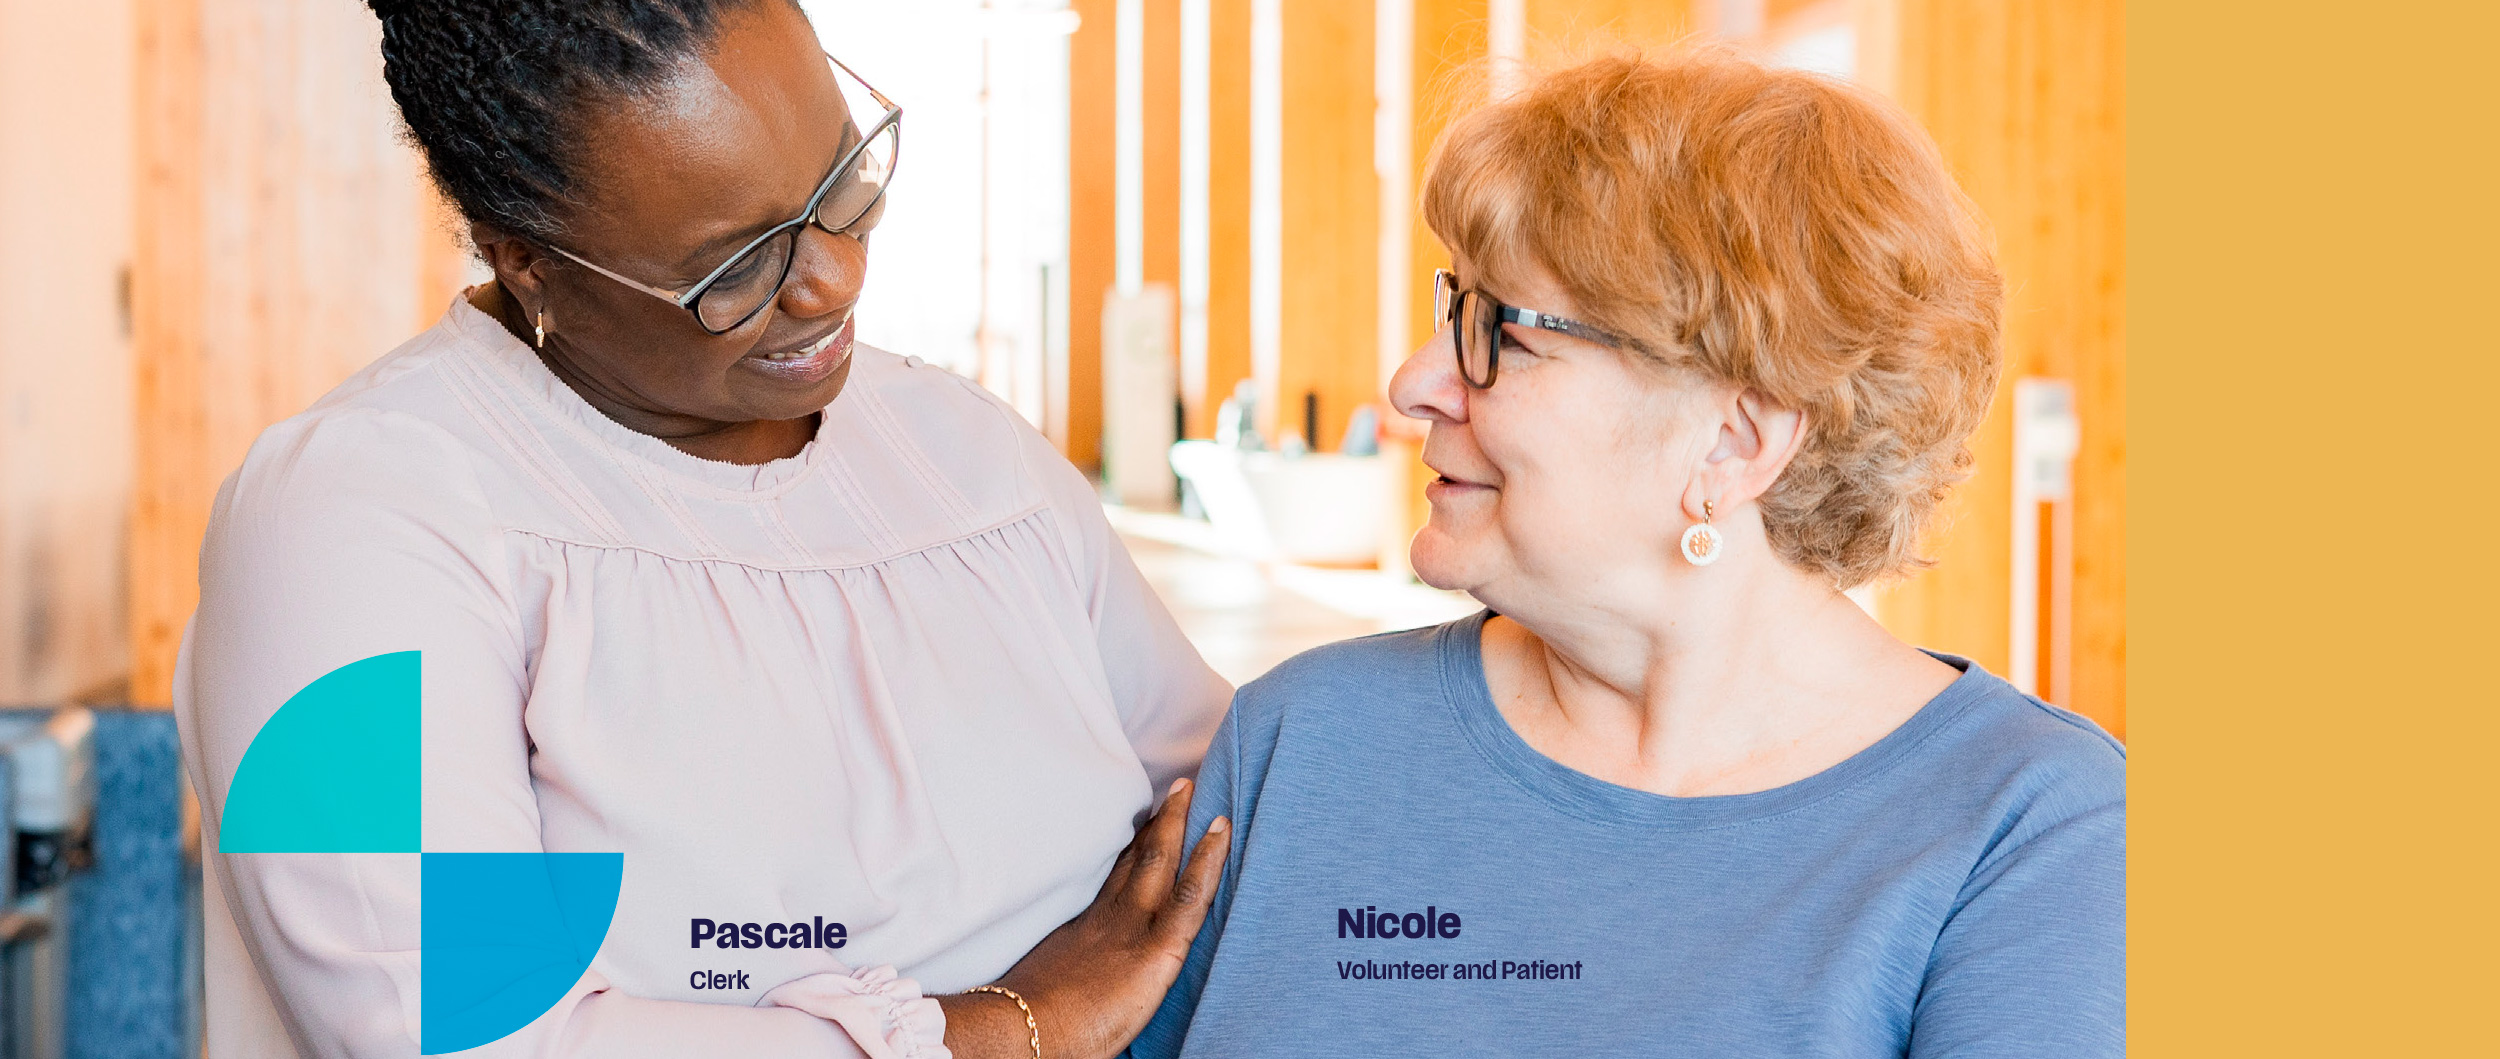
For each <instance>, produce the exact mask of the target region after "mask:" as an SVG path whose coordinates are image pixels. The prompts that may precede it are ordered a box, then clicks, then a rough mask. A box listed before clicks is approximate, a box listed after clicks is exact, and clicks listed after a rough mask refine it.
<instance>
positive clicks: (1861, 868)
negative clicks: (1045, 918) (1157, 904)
mask: <svg viewBox="0 0 2500 1059" xmlns="http://www.w3.org/2000/svg"><path fill="white" fill-rule="evenodd" d="M1484 618H1485V615H1482V614H1479V615H1477V616H1475V617H1472V618H1468V619H1465V620H1463V621H1459V622H1454V623H1452V624H1449V625H1445V626H1441V627H1439V628H1434V629H1421V630H1415V631H1412V632H1405V633H1393V634H1389V635H1385V636H1377V637H1372V638H1369V639H1364V640H1357V641H1352V642H1349V643H1343V644H1336V645H1332V646H1329V647H1324V648H1321V649H1319V650H1316V651H1312V652H1309V653H1307V654H1304V655H1302V656H1300V657H1298V658H1296V659H1294V660H1292V661H1290V662H1287V663H1286V664H1285V665H1283V666H1281V667H1278V668H1277V669H1276V670H1275V671H1274V672H1273V673H1271V674H1270V675H1268V676H1267V677H1265V678H1263V679H1260V680H1258V681H1255V682H1253V683H1251V684H1250V685H1249V686H1247V687H1244V688H1243V689H1241V693H1240V695H1239V696H1238V697H1237V698H1236V699H1235V700H1234V705H1233V713H1232V716H1231V717H1230V718H1228V719H1227V720H1226V721H1225V723H1224V726H1223V728H1222V729H1221V730H1220V731H1218V732H1217V734H1216V736H1215V743H1214V746H1213V747H1212V748H1210V749H1209V751H1208V753H1207V759H1206V764H1205V766H1204V767H1203V768H1202V769H1201V771H1200V773H1199V786H1198V792H1197V794H1196V796H1195V797H1194V799H1193V802H1194V804H1193V805H1192V806H1191V812H1190V826H1189V833H1190V837H1191V842H1192V843H1193V846H1194V843H1195V842H1196V840H1197V838H1198V837H1199V836H1201V835H1203V834H1204V833H1205V831H1206V828H1207V825H1208V823H1210V822H1211V821H1212V820H1213V818H1214V817H1215V816H1216V815H1217V814H1219V813H1221V814H1229V815H1230V816H1232V818H1233V820H1234V823H1235V825H1236V826H1235V828H1234V830H1233V840H1232V842H1233V846H1232V855H1231V857H1232V859H1231V860H1230V861H1229V862H1228V863H1227V865H1226V868H1225V875H1224V881H1223V884H1222V887H1221V889H1220V891H1219V892H1218V894H1217V896H1216V900H1215V905H1214V908H1213V910H1212V911H1211V912H1210V913H1209V916H1208V920H1207V925H1206V927H1205V928H1204V929H1203V930H1202V931H1201V932H1200V934H1199V936H1198V938H1197V941H1196V943H1195V945H1193V946H1192V948H1191V950H1190V954H1189V959H1188V962H1187V963H1186V965H1185V966H1184V968H1183V970H1182V972H1181V976H1180V981H1179V982H1178V984H1176V985H1175V986H1174V987H1173V990H1172V992H1171V994H1170V995H1169V996H1167V997H1166V998H1165V1000H1164V1004H1163V1007H1162V1009H1161V1010H1160V1011H1159V1012H1158V1013H1157V1014H1156V1016H1155V1018H1154V1020H1153V1022H1152V1023H1151V1024H1149V1025H1148V1027H1147V1029H1146V1031H1145V1033H1144V1034H1143V1035H1141V1036H1140V1037H1139V1038H1138V1040H1137V1042H1136V1043H1135V1044H1134V1046H1133V1047H1132V1054H1133V1055H1134V1056H1136V1057H1139V1059H1164V1057H1168V1056H1174V1055H1183V1056H1189V1057H1192V1059H1204V1057H1214V1056H1295V1057H1300V1056H1315V1055H1346V1056H1354V1055H1363V1056H1435V1057H1441V1056H1458V1055H1498V1056H1546V1055H1553V1056H1563V1055H1570V1056H1582V1055H1590V1056H1600V1055H1602V1056H1617V1055H1672V1056H1678V1057H1686V1056H1690V1057H1715V1056H1726V1057H1748V1059H1750V1057H1757V1056H1849V1057H1858V1056H1869V1057H1872V1056H1912V1057H1918V1059H1931V1057H1942V1056H1955V1057H1972V1056H2007V1057H2013V1056H2020V1057H2025V1059H2053V1057H2066V1056H2092V1057H2100V1056H2111V1057H2115V1056H2120V1055H2123V1054H2124V1053H2125V1027H2126V1016H2125V975H2126V971H2125V944H2126V943H2125V919H2126V909H2125V901H2126V897H2125V812H2126V792H2125V778H2126V777H2125V755H2124V751H2123V750H2122V748H2120V747H2119V745H2118V744H2117V743H2116V742H2115V741H2114V740H2112V739H2110V738H2109V736H2108V735H2106V734H2104V733H2102V732H2101V731H2100V730H2099V729H2098V728H2096V727H2094V726H2093V725H2092V724H2091V722H2089V721H2087V720H2084V719H2083V718H2080V717H2077V716H2075V715H2074V714H2071V713H2067V712H2065V711H2063V710H2059V709H2056V708H2054V707H2051V706H2047V705H2044V704H2042V703H2040V702H2038V701H2037V700H2034V699H2031V698H2029V697H2027V696H2025V695H2023V694H2021V693H2020V692H2018V691H2016V690H2014V689H2013V688H2012V687H2011V686H2009V685H2007V684H2006V683H2005V682H2003V681H2001V680H1998V679H1997V678H1995V677H1993V676H1990V675H1988V674H1987V672H1986V671H1984V670H1981V669H1980V668H1978V667H1977V666H1973V665H1970V664H1969V663H1967V662H1963V661H1960V660H1958V659H1951V658H1946V659H1945V661H1947V662H1949V663H1952V664H1954V665H1955V666H1956V668H1960V669H1963V671H1964V672H1963V675H1962V676H1961V677H1960V678H1959V679H1958V680H1956V681H1955V682H1954V683H1953V684H1952V685H1951V686H1950V687H1949V688H1948V689H1947V690H1946V691H1944V692H1943V693H1942V694H1940V695H1938V696H1937V697H1936V698H1935V699H1934V700H1933V701H1932V702H1930V703H1928V704H1927V706H1926V707H1924V708H1923V709H1922V710H1920V711H1919V712H1918V713H1917V714H1916V715H1915V716H1913V717H1912V718H1911V719H1910V720H1909V721H1908V722H1907V723H1905V724H1904V725H1903V726H1902V727H1901V728H1899V729H1897V730H1896V731H1894V732H1893V733H1892V734H1890V735H1888V736H1886V737H1885V738H1883V739H1882V740H1880V741H1878V742H1877V743H1876V744H1875V745H1874V746H1872V747H1869V748H1867V749H1866V750H1864V751H1862V752H1860V753H1859V754H1857V755H1855V756H1853V757H1851V758H1850V759H1848V760H1846V761H1844V762H1842V763H1840V764H1838V765H1836V766H1834V767H1832V768H1830V769H1828V770H1826V771H1824V772H1823V773H1821V774H1818V775H1816V776H1812V777H1809V778H1807V779H1805V780H1802V781H1799V782H1797V783H1794V784H1790V785H1787V786H1784V787H1779V788H1775V789H1772V790H1768V791H1762V792H1758V793H1754V794H1745V795H1736V796H1731V797H1715V798H1669V797H1662V796H1658V795H1653V794H1649V793H1646V792H1642V791H1636V790H1632V789H1629V788H1624V787H1618V786H1615V785H1613V784H1609V783H1605V782H1603V781H1600V780H1597V779H1595V778H1594V777H1590V776H1587V775H1585V774H1582V773H1579V772H1575V771H1572V770H1571V769H1568V768H1565V767H1564V766H1562V765H1561V764H1559V763H1557V762H1555V761H1553V760H1552V759H1550V758H1547V757H1545V756H1544V755H1542V754H1539V753H1538V752H1537V751H1536V750H1534V749H1533V748H1531V747H1530V746H1529V745H1528V744H1527V743H1526V742H1525V741H1523V740H1521V739H1520V738H1519V736H1518V735H1517V733H1516V732H1514V731H1513V730H1512V729H1511V728H1510V726H1509V724H1508V723H1507V722H1505V721H1504V720H1503V719H1502V717H1501V714H1500V713H1499V711H1498V710H1497V709H1496V708H1495V706H1494V704H1493V701H1492V698H1491V696H1490V694H1489V693H1488V692H1487V691H1486V688H1485V683H1484V669H1483V663H1482V659H1481V656H1480V655H1479V654H1478V643H1479V636H1478V634H1479V630H1480V629H1481V627H1482V624H1483V621H1484ZM1939 657H1942V656H1939ZM1380 913H1387V914H1388V918H1387V919H1386V920H1382V919H1380V918H1379V915H1378V914H1380ZM1375 924H1379V925H1381V926H1385V927H1387V928H1388V929H1387V930H1386V931H1381V930H1376V929H1374V925H1375ZM1384 933H1385V934H1387V935H1388V936H1381V935H1382V934H1384ZM1410 933H1414V934H1423V935H1425V936H1423V937H1411V936H1408V935H1409V934H1410ZM1365 934H1371V935H1372V936H1369V937H1365V936H1363V935H1365ZM1478 972H1490V974H1489V975H1488V976H1485V977H1478ZM1419 974H1420V977H1419V976H1418V975H1419Z"/></svg>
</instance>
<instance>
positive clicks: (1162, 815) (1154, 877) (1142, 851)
mask: <svg viewBox="0 0 2500 1059" xmlns="http://www.w3.org/2000/svg"><path fill="white" fill-rule="evenodd" d="M1194 792H1195V785H1194V784H1192V783H1190V782H1189V781H1188V780H1175V781H1173V783H1172V793H1171V794H1170V796H1168V797H1166V798H1164V799H1163V807H1162V808H1161V809H1157V810H1155V816H1154V819H1152V820H1148V821H1146V828H1145V830H1143V831H1140V832H1138V833H1137V841H1135V842H1133V843H1131V844H1130V845H1129V849H1130V850H1131V852H1133V853H1134V854H1135V860H1134V863H1132V864H1131V865H1130V867H1129V878H1128V880H1127V882H1126V884H1125V885H1126V886H1127V887H1128V895H1129V899H1130V900H1131V901H1132V902H1134V903H1135V905H1136V907H1138V908H1143V909H1148V910H1152V909H1154V908H1157V907H1160V906H1161V905H1162V904H1163V900H1164V897H1165V895H1167V894H1169V893H1171V891H1172V872H1173V869H1175V868H1177V867H1178V866H1179V865H1180V859H1181V839H1182V838H1183V837H1185V836H1186V834H1187V833H1188V828H1189V796H1190V795H1191V794H1192V793H1194Z"/></svg>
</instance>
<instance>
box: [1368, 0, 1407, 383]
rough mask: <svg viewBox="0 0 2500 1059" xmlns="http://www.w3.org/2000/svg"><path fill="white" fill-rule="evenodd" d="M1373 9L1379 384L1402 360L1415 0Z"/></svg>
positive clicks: (1387, 1)
mask: <svg viewBox="0 0 2500 1059" xmlns="http://www.w3.org/2000/svg"><path fill="white" fill-rule="evenodd" d="M1373 10H1374V11H1375V12H1376V14H1377V19H1378V21H1377V24H1376V25H1375V27H1374V29H1373V34H1372V40H1373V41H1374V54H1373V56H1372V71H1373V73H1372V97H1373V100H1374V108H1373V111H1372V113H1373V124H1372V164H1373V168H1375V169H1377V170H1378V171H1379V174H1380V386H1381V391H1382V392H1384V393H1385V392H1387V391H1388V388H1389V376H1390V375H1392V374H1394V373H1395V372H1396V371H1397V366H1398V363H1399V362H1400V361H1402V360H1405V359H1406V354H1407V350H1408V347H1409V346H1411V345H1412V344H1413V338H1412V336H1411V335H1410V334H1409V333H1408V332H1409V331H1410V330H1411V329H1410V328H1409V327H1408V326H1407V317H1408V311H1407V305H1408V301H1407V299H1408V298H1410V297H1413V295H1414V292H1413V291H1412V290H1411V289H1410V284H1412V282H1413V280H1412V279H1411V278H1410V277H1409V276H1408V273H1409V272H1410V271H1411V270H1412V267H1413V262H1414V239H1413V232H1414V230H1415V220H1414V217H1413V213H1414V210H1415V0H1377V2H1376V4H1375V6H1374V8H1373Z"/></svg>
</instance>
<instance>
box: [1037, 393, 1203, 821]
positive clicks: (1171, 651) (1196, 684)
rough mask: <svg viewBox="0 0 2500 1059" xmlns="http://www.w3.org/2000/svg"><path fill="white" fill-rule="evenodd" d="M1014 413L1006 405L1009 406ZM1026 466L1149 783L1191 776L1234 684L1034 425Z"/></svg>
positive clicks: (1088, 488) (1158, 785) (1159, 786)
mask: <svg viewBox="0 0 2500 1059" xmlns="http://www.w3.org/2000/svg"><path fill="white" fill-rule="evenodd" d="M1008 414H1010V415H1013V414H1014V413H1012V412H1010V413H1008ZM1021 433H1023V434H1024V435H1025V437H1026V446H1025V447H1026V455H1025V459H1024V463H1025V466H1026V467H1027V468H1028V469H1029V470H1030V471H1031V472H1032V473H1033V474H1034V475H1035V477H1037V478H1038V479H1039V480H1040V481H1041V485H1042V488H1043V489H1044V491H1045V492H1046V493H1047V494H1048V495H1049V503H1050V505H1051V507H1052V509H1053V511H1054V513H1055V514H1056V515H1057V517H1058V522H1059V524H1060V526H1061V527H1062V530H1063V532H1064V533H1065V534H1066V535H1067V543H1068V547H1069V548H1070V550H1071V551H1072V553H1073V554H1074V556H1075V559H1076V565H1077V574H1078V576H1079V577H1080V578H1082V579H1083V580H1084V584H1083V585H1082V586H1080V587H1082V588H1083V589H1084V590H1085V591H1086V593H1087V600H1086V605H1087V609H1088V610H1089V611H1090V612H1091V614H1092V616H1093V619H1094V642H1095V644H1096V645H1097V647H1098V649H1099V650H1100V652H1101V654H1102V666H1103V672H1104V673H1105V674H1106V675H1107V676H1109V677H1110V680H1111V698H1112V701H1113V703H1114V704H1115V705H1116V706H1117V707H1118V709H1119V712H1120V723H1121V726H1122V727H1123V728H1124V729H1125V730H1126V731H1127V733H1128V738H1129V745H1130V746H1131V747H1133V748H1134V749H1135V750H1136V752H1137V759H1138V761H1140V762H1141V763H1143V764H1144V765H1145V767H1146V777H1147V779H1149V780H1151V781H1153V789H1155V790H1157V791H1161V790H1164V789H1165V788H1167V787H1169V786H1170V785H1171V783H1172V781H1173V780H1175V779H1179V778H1181V777H1183V776H1189V775H1193V774H1195V773H1196V772H1197V771H1198V761H1199V759H1200V758H1202V757H1204V756H1205V755H1206V752H1207V740H1208V739H1209V738H1211V737H1212V736H1213V735H1214V734H1215V726H1216V724H1217V722H1220V721H1222V720H1223V719H1224V708H1225V706H1226V705H1227V704H1229V703H1230V702H1232V698H1233V686H1232V685H1231V684H1230V683H1227V682H1226V681H1225V680H1224V678H1223V677H1221V676H1218V675H1217V674H1216V672H1215V670H1214V669H1212V668H1210V667H1209V666H1208V665H1207V663H1206V660H1205V659H1203V658H1201V657H1199V655H1198V649H1197V648H1196V647H1195V646H1193V645H1191V644H1190V642H1189V637H1187V636H1185V635H1183V634H1182V633H1181V628H1180V625H1179V624H1178V623H1176V622H1174V621H1173V620H1172V612H1171V611H1170V610H1168V609H1166V608H1165V607H1164V605H1163V600H1162V598H1161V597H1158V596H1156V595H1155V592H1154V588H1153V586H1151V585H1148V584H1147V583H1146V578H1145V575H1143V574H1141V573H1139V572H1138V571H1137V563H1136V561H1135V560H1133V559H1131V558H1129V554H1128V548H1127V547H1126V546H1124V545H1122V544H1121V543H1120V537H1119V534H1117V533H1115V532H1113V530H1112V529H1111V522H1110V520H1109V519H1107V518H1104V517H1103V512H1102V501H1101V499H1100V498H1099V497H1097V496H1096V495H1095V493H1094V487H1093V483H1091V482H1088V481H1086V480H1085V476H1084V475H1083V474H1081V473H1079V472H1078V471H1077V469H1076V468H1075V467H1074V466H1073V465H1071V464H1069V463H1068V461H1067V459H1066V458H1064V457H1062V456H1060V455H1059V452H1058V450H1057V449H1055V448H1052V447H1051V445H1050V442H1049V441H1047V440H1045V439H1044V438H1043V437H1042V436H1041V434H1040V433H1038V432H1036V431H1034V430H1031V429H1030V428H1026V429H1024V430H1023V431H1022V432H1021Z"/></svg>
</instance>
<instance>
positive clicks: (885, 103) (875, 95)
mask: <svg viewBox="0 0 2500 1059" xmlns="http://www.w3.org/2000/svg"><path fill="white" fill-rule="evenodd" d="M825 58H826V59H828V60H831V61H832V63H833V64H834V65H835V66H839V67H841V68H842V72H843V73H846V74H849V75H851V80H854V81H857V82H859V86H860V87H861V88H865V89H867V90H868V96H869V98H871V99H874V100H876V101H877V105H878V106H880V107H884V108H885V109H887V110H900V109H902V108H900V107H897V106H895V105H894V101H893V100H891V99H887V98H885V93H883V92H879V91H877V86H875V85H872V84H869V83H868V79H867V78H865V77H861V76H860V75H859V71H857V70H854V69H851V68H850V66H849V64H847V63H844V62H843V61H842V60H840V59H835V58H834V57H833V53H832V52H826V53H825Z"/></svg>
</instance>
